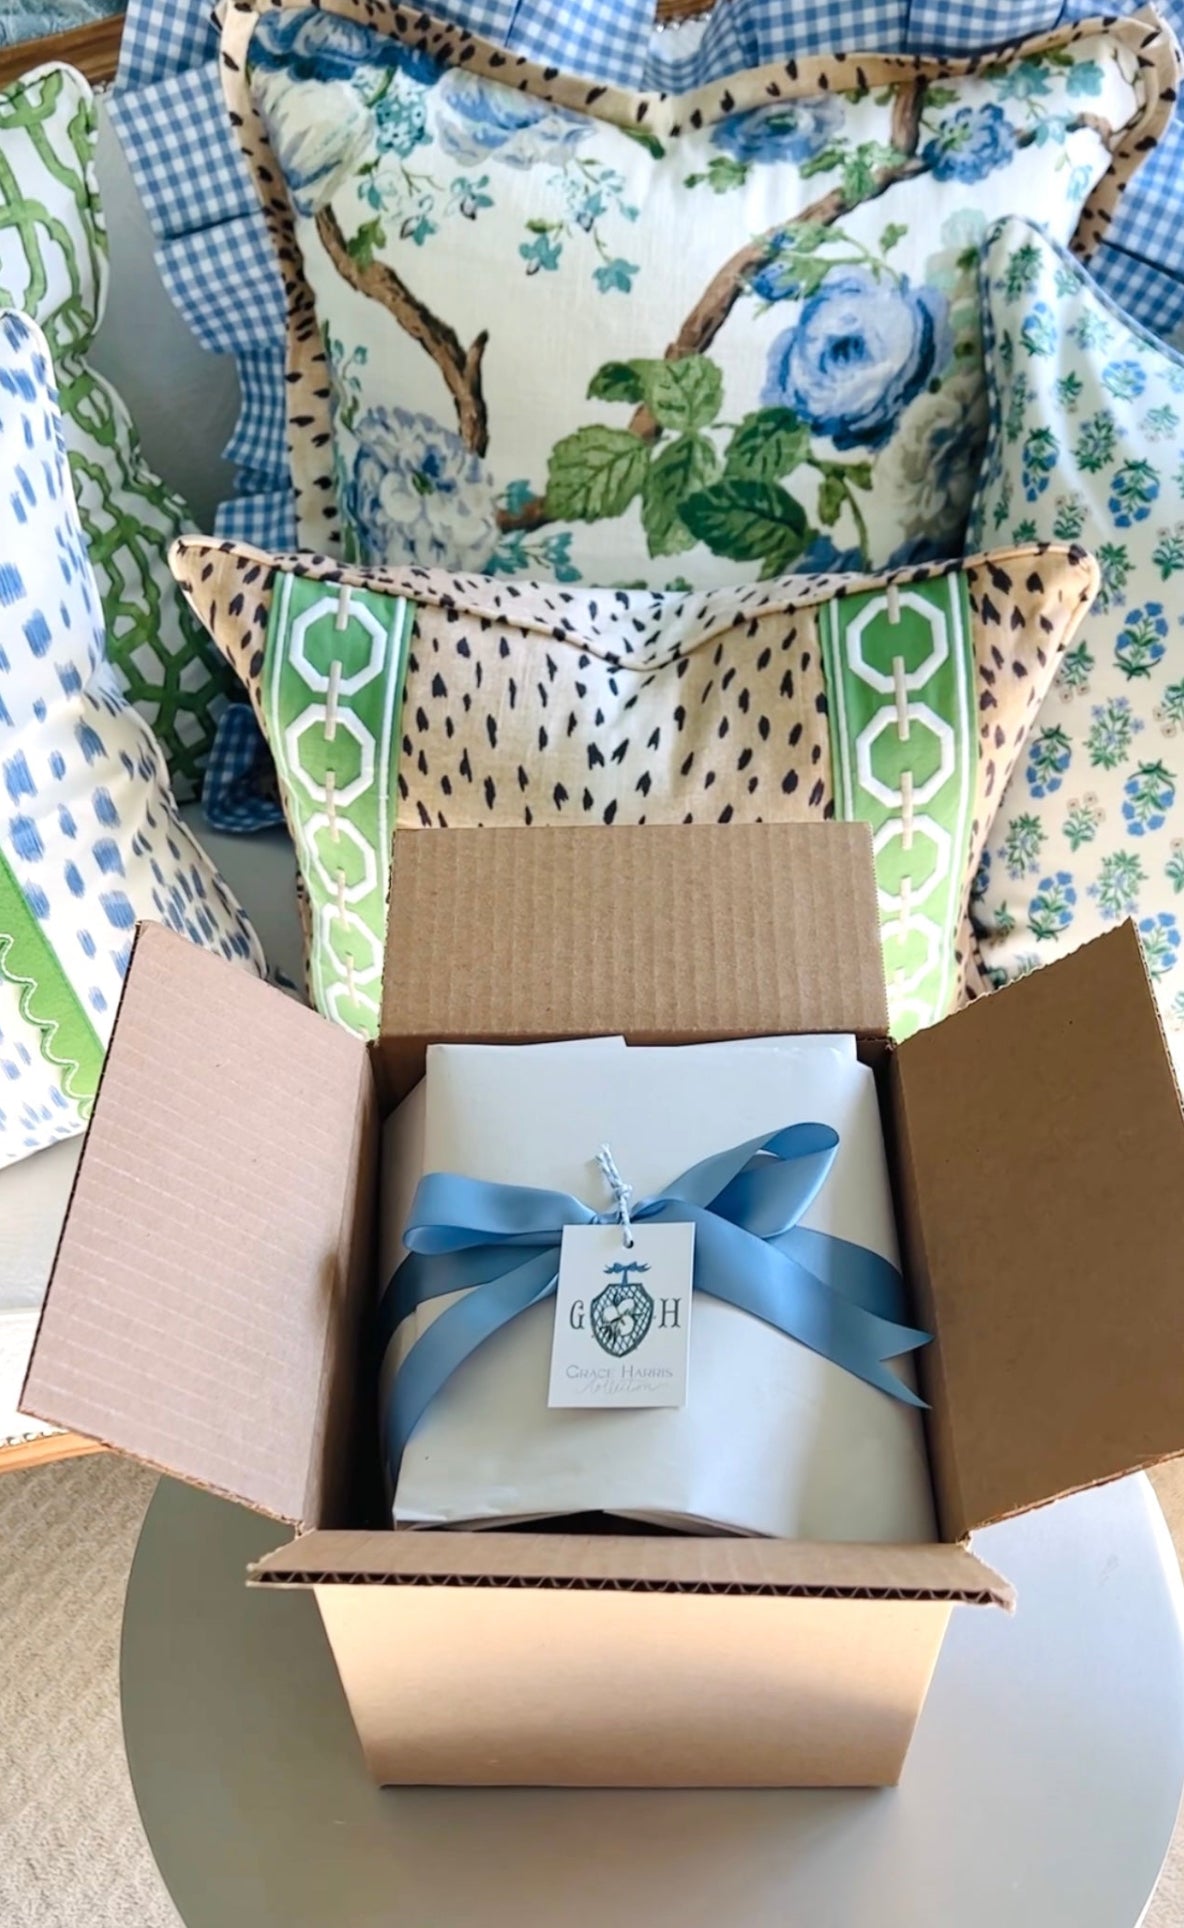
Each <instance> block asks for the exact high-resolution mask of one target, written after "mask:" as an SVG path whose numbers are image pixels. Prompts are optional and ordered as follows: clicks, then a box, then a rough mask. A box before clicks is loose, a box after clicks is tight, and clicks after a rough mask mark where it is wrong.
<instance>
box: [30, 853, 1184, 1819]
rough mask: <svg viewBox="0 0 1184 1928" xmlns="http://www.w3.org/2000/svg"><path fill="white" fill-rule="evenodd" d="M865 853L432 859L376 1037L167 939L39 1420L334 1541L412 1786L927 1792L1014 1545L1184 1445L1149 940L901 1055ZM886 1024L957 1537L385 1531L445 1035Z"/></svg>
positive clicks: (893, 1108) (1169, 1170)
mask: <svg viewBox="0 0 1184 1928" xmlns="http://www.w3.org/2000/svg"><path fill="white" fill-rule="evenodd" d="M878 926H879V920H878V915H877V907H876V897H875V888H874V881H873V874H872V863H871V850H870V843H869V839H868V837H867V834H866V832H865V831H863V830H861V829H859V828H857V827H853V826H822V827H812V828H806V827H790V826H761V825H756V826H752V827H747V828H741V827H738V826H732V825H730V826H728V827H727V828H726V829H725V828H715V827H708V826H702V827H686V828H653V827H647V828H644V829H625V828H616V829H613V830H612V831H611V833H610V832H609V831H606V830H601V829H579V830H576V829H573V830H560V829H555V830H547V831H539V830H531V831H518V830H503V831H477V832H464V831H449V832H433V831H426V832H417V833H415V834H414V835H408V836H404V837H401V838H400V839H399V840H398V842H397V846H396V851H395V860H394V872H393V884H392V916H391V938H390V942H389V947H388V967H387V978H386V990H385V995H384V1006H383V1022H382V1036H381V1039H380V1041H379V1042H378V1043H377V1044H376V1045H374V1046H373V1047H369V1048H368V1047H366V1046H365V1045H363V1044H362V1043H361V1042H360V1041H359V1040H357V1039H356V1038H354V1037H352V1036H350V1035H348V1034H347V1033H346V1032H344V1031H341V1030H338V1029H335V1028H334V1027H333V1026H332V1025H330V1024H329V1023H327V1022H325V1021H324V1020H323V1019H321V1018H320V1017H318V1016H316V1015H315V1014H314V1013H312V1012H311V1011H308V1010H306V1009H304V1008H303V1007H301V1006H299V1005H297V1004H296V1003H295V1002H294V1001H292V1000H291V999H289V998H287V997H285V996H284V995H283V994H282V993H280V992H278V991H275V990H272V989H270V988H269V987H268V986H266V985H265V984H261V983H259V982H257V981H254V980H252V979H250V978H248V977H246V976H245V975H244V974H243V973H241V972H239V971H236V970H234V969H232V968H230V967H228V966H226V965H224V964H222V963H221V962H219V961H218V960H216V959H214V958H212V957H210V956H209V955H207V954H204V953H202V952H199V951H197V950H195V949H193V948H192V947H191V946H190V945H189V944H187V943H184V942H182V941H180V940H179V939H176V938H174V937H171V936H169V935H168V934H166V933H165V932H164V931H163V930H161V929H159V928H158V927H156V926H149V927H146V928H144V929H142V930H141V931H140V933H139V935H138V938H137V942H136V947H135V955H134V958H133V961H132V966H131V969H130V972H129V975H128V980H127V986H126V990H125V994H124V998H123V1002H122V1006H121V1009H120V1013H119V1021H118V1025H117V1027H116V1032H115V1038H114V1042H113V1044H112V1047H111V1052H110V1056H109V1058H108V1061H107V1068H106V1071H105V1074H104V1077H103V1082H102V1088H101V1091H100V1094H99V1099H98V1103H97V1105H96V1108H95V1114H94V1120H93V1123H92V1125H91V1128H90V1132H89V1136H88V1139H87V1143H86V1147H85V1152H84V1155H83V1158H82V1162H81V1167H80V1170H79V1176H78V1181H77V1186H76V1190H75V1194H74V1198H73V1202H72V1205H71V1209H70V1212H69V1215H68V1218H67V1222H66V1226H65V1230H64V1233H63V1236H62V1241H61V1246H60V1249H59V1252H58V1258H57V1264H56V1268H55V1271H54V1276H53V1280H52V1284H51V1288H50V1291H49V1295H48V1298H47V1300H46V1304H45V1309H44V1314H43V1317H42V1322H41V1328H40V1334H39V1337H38V1341H37V1345H36V1348H35V1351H34V1353H33V1358H32V1362H31V1366H30V1371H29V1375H28V1379H27V1382H26V1386H25V1391H24V1404H25V1406H26V1407H27V1409H28V1410H29V1411H30V1412H31V1413H33V1414H35V1415H36V1416H38V1417H39V1418H42V1419H45V1420H48V1421H50V1422H52V1423H54V1424H57V1425H62V1426H66V1427H70V1428H72V1429H74V1430H76V1431H79V1432H83V1433H86V1434H89V1435H91V1436H93V1437H94V1438H96V1439H98V1440H101V1441H103V1442H104V1443H106V1444H108V1445H111V1446H115V1447H117V1448H119V1449H121V1450H122V1451H124V1452H127V1453H131V1454H134V1455H135V1456H136V1457H138V1458H139V1459H142V1460H144V1461H146V1462H147V1463H149V1464H150V1465H153V1466H156V1467H159V1468H161V1469H162V1470H164V1471H167V1472H170V1473H174V1474H176V1475H178V1476H179V1477H181V1478H182V1479H186V1480H190V1481H193V1482H195V1483H198V1484H200V1485H203V1486H205V1487H208V1488H210V1489H211V1490H213V1491H215V1492H218V1493H221V1494H225V1495H226V1496H227V1497H228V1498H231V1499H235V1500H240V1501H242V1502H244V1503H245V1504H246V1505H248V1506H251V1507H254V1508H257V1509H258V1510H260V1511H262V1512H264V1513H267V1514H270V1515H273V1516H275V1517H276V1518H278V1519H281V1520H285V1521H288V1522H290V1523H291V1524H292V1525H293V1527H294V1528H295V1529H296V1533H295V1537H294V1538H293V1540H292V1542H291V1543H290V1544H289V1545H286V1546H284V1547H282V1548H281V1549H280V1550H279V1551H277V1552H275V1553H274V1554H272V1555H270V1556H269V1557H268V1558H266V1559H264V1560H261V1561H260V1562H259V1563H258V1565H257V1566H256V1567H254V1568H253V1569H252V1572H251V1576H250V1577H251V1582H252V1584H253V1585H255V1586H258V1587H264V1588H267V1587H276V1586H281V1587H283V1586H298V1587H310V1588H312V1590H313V1592H314V1593H315V1596H316V1599H317V1603H318V1605H319V1607H320V1611H321V1613H322V1615H323V1618H324V1624H325V1627H326V1630H327V1633H328V1637H329V1641H330V1644H331V1646H332V1649H333V1652H334V1654H335V1656H336V1660H337V1664H338V1667H339V1669H340V1672H341V1678H342V1682H343V1685H344V1687H345V1691H346V1694H347V1695H348V1697H349V1701H350V1705H351V1707H352V1709H353V1713H354V1717H355V1719H356V1722H357V1726H358V1732H359V1734H360V1736H361V1739H362V1744H363V1747H364V1749H365V1753H366V1758H367V1761H368V1763H369V1766H370V1768H371V1770H372V1772H373V1774H374V1776H375V1777H376V1779H378V1780H380V1781H385V1782H444V1783H448V1782H460V1783H518V1784H522V1783H552V1784H560V1785H568V1784H579V1785H606V1786H607V1785H613V1786H642V1785H646V1786H650V1785H664V1786H695V1785H713V1786H756V1785H761V1786H766V1785H777V1786H785V1785H852V1784H853V1785H873V1784H875V1785H878V1784H883V1783H888V1782H892V1781H894V1780H896V1778H897V1777H898V1775H899V1773H900V1769H901V1766H902V1763H903V1761H904V1757H905V1752H906V1749H907V1747H908V1743H909V1738H910V1735H911V1733H912V1729H913V1726H914V1723H915V1721H916V1719H917V1716H918V1714H919V1713H920V1710H921V1705H922V1702H923V1700H924V1697H925V1691H926V1687H927V1685H928V1682H929V1678H930V1675H931V1672H932V1669H933V1666H934V1663H935V1661H936V1659H937V1654H938V1650H939V1648H940V1645H941V1640H942V1635H943V1633H944V1630H945V1627H946V1623H947V1620H948V1618H949V1614H950V1610H951V1607H952V1606H954V1605H956V1604H968V1605H971V1606H976V1607H983V1606H996V1607H1008V1606H1010V1605H1011V1603H1012V1595H1011V1590H1010V1588H1009V1587H1008V1585H1007V1583H1006V1581H1005V1580H1002V1579H1001V1578H1000V1577H999V1576H998V1575H997V1574H995V1573H992V1572H991V1571H990V1570H989V1569H988V1568H987V1567H985V1566H983V1565H982V1563H981V1562H980V1561H978V1560H977V1559H976V1558H975V1557H974V1556H973V1554H972V1553H971V1552H970V1551H969V1550H968V1549H967V1547H966V1546H965V1545H964V1544H962V1542H963V1541H964V1539H965V1537H966V1536H968V1535H969V1534H970V1533H971V1532H972V1531H973V1530H974V1528H976V1527H977V1526H980V1525H983V1524H985V1523H986V1522H988V1521H991V1520H998V1519H1001V1518H1004V1517H1005V1516H1007V1515H1009V1514H1014V1513H1019V1512H1022V1511H1024V1510H1025V1509H1026V1508H1029V1507H1033V1506H1038V1505H1040V1504H1041V1503H1043V1502H1044V1501H1047V1500H1050V1499H1052V1498H1054V1497H1055V1496H1056V1495H1058V1494H1061V1493H1065V1492H1068V1491H1070V1490H1072V1489H1074V1488H1077V1487H1083V1486H1089V1485H1091V1484H1094V1483H1095V1482H1099V1481H1103V1480H1108V1479H1112V1478H1114V1477H1115V1476H1117V1475H1119V1474H1121V1473H1125V1472H1128V1471H1130V1470H1131V1469H1133V1468H1135V1467H1139V1466H1146V1465H1149V1464H1152V1463H1153V1462H1155V1461H1157V1460H1160V1459H1163V1458H1165V1457H1167V1456H1169V1455H1172V1454H1174V1453H1176V1452H1178V1451H1180V1450H1181V1449H1182V1448H1184V1396H1182V1393H1181V1386H1182V1384H1184V1379H1182V1376H1181V1365H1182V1363H1184V1290H1182V1289H1181V1286H1182V1283H1184V1281H1182V1278H1181V1272H1182V1261H1184V1119H1182V1117H1181V1112H1180V1106H1179V1102H1178V1098H1177V1093H1176V1088H1175V1084H1174V1080H1173V1077H1172V1072H1171V1069H1170V1067H1169V1064H1168V1060H1167V1057H1166V1055H1165V1052H1164V1048H1163V1043H1162V1039H1161V1036H1160V1032H1159V1027H1158V1022H1157V1018H1156V1015H1155V1010H1154V1006H1153V1003H1152V998H1151V993H1150V987H1149V985H1148V982H1147V978H1146V974H1145V970H1144V966H1143V962H1142V958H1141V954H1140V950H1139V946H1138V942H1137V939H1136V937H1135V934H1134V931H1133V929H1132V928H1131V927H1129V926H1127V927H1124V928H1121V929H1118V930H1116V931H1115V932H1114V933H1113V934H1111V935H1108V936H1106V937H1103V938H1101V939H1099V940H1098V941H1096V942H1095V943H1093V944H1090V945H1088V946H1087V947H1086V948H1085V949H1083V950H1081V951H1078V952H1077V953H1076V954H1075V955H1073V956H1071V957H1068V958H1066V959H1065V960H1064V961H1063V962H1061V963H1058V964H1054V965H1052V966H1051V967H1049V968H1047V969H1046V970H1044V971H1042V972H1040V973H1039V974H1037V975H1035V976H1033V977H1031V978H1029V979H1027V980H1025V981H1024V982H1022V983H1020V984H1017V985H1015V986H1014V987H1012V988H1011V989H1009V990H1007V991H1005V992H1003V993H1002V994H1000V995H999V996H997V997H995V998H992V999H989V1000H987V1001H985V1002H982V1003H980V1004H978V1005H975V1006H973V1007H972V1008H971V1009H969V1010H968V1011H965V1012H963V1013H960V1014H959V1015H957V1016H955V1017H953V1018H950V1019H947V1020H946V1022H945V1023H943V1024H940V1025H938V1026H937V1027H936V1028H934V1029H933V1030H931V1031H927V1032H925V1033H922V1034H921V1035H919V1036H917V1037H914V1038H911V1039H909V1040H908V1042H907V1043H905V1044H903V1045H901V1046H900V1047H899V1048H897V1049H894V1048H893V1047H891V1046H890V1045H889V1044H888V1042H887V1040H886V1036H885V1033H886V1007H885V996H884V985H883V979H882V972H881V961H880V957H881V954H880V945H879V934H878ZM618 1030H619V1031H624V1033H625V1034H626V1035H627V1036H628V1037H629V1038H630V1039H631V1040H632V1041H634V1042H638V1043H673V1042H678V1041H686V1040H698V1039H708V1038H721V1037H736V1036H759V1035H762V1034H770V1033H779V1032H792V1031H840V1030H842V1031H852V1030H853V1031H855V1032H856V1033H857V1034H858V1036H859V1038H860V1040H861V1043H860V1049H861V1051H862V1052H863V1053H864V1054H865V1056H866V1057H867V1058H868V1059H869V1060H870V1061H871V1062H873V1063H874V1064H875V1065H876V1067H877V1073H878V1077H879V1080H880V1089H881V1096H882V1105H883V1110H884V1117H885V1123H886V1127H887V1130H888V1134H889V1147H890V1157H891V1160H892V1165H893V1171H894V1182H895V1185H896V1190H897V1202H898V1210H899V1218H900V1229H901V1235H902V1242H903V1246H904V1251H905V1259H906V1265H907V1271H908V1276H909V1278H910V1280H911V1284H912V1287H913V1290H914V1292H915V1297H916V1312H917V1315H918V1317H919V1319H920V1321H921V1322H922V1323H924V1324H926V1325H927V1326H928V1327H929V1328H930V1329H931V1330H932V1331H933V1332H934V1333H935V1334H936V1338H935V1341H934V1343H933V1345H932V1346H931V1347H929V1348H928V1349H927V1350H926V1351H925V1352H923V1353H922V1354H921V1355H920V1369H921V1374H922V1384H923V1389H924V1391H925V1394H926V1397H927V1398H928V1400H929V1401H930V1403H931V1407H932V1411H931V1414H930V1422H929V1441H930V1448H931V1454H932V1463H933V1473H934V1481H935V1487H936V1493H937V1501H938V1509H939V1517H940V1521H941V1527H942V1531H943V1533H944V1535H945V1543H944V1544H940V1545H932V1546H903V1547H888V1546H850V1545H844V1546H821V1545H799V1544H789V1543H778V1542H771V1541H753V1540H728V1539H692V1538H679V1537H658V1536H645V1535H643V1534H638V1533H633V1534H626V1533H611V1534H610V1533H601V1532H597V1531H594V1530H591V1531H586V1532H577V1531H564V1532H539V1531H529V1532H515V1531H510V1532H501V1533H478V1534H472V1533H437V1532H423V1533H421V1532H416V1533H395V1532H392V1531H391V1530H390V1528H389V1526H387V1527H386V1529H385V1530H384V1529H383V1527H382V1520H383V1507H382V1497H381V1493H380V1491H379V1488H378V1471H377V1469H378V1454H377V1444H376V1433H377V1426H376V1403H375V1393H374V1370H373V1361H372V1360H371V1359H369V1358H368V1357H367V1349H366V1335H367V1329H368V1319H369V1316H370V1313H371V1310H372V1307H373V1304H374V1300H375V1293H376V1281H375V1277H374V1269H373V1258H372V1252H373V1244H374V1236H373V1235H374V1214H375V1198H374V1172H375V1158H376V1147H377V1132H378V1124H379V1120H380V1118H381V1116H382V1115H383V1114H384V1113H385V1111H386V1110H387V1109H388V1108H389V1107H390V1106H391V1105H393V1104H394V1103H395V1102H396V1101H397V1100H398V1099H399V1097H400V1096H402V1095H403V1093H405V1092H406V1091H407V1090H408V1089H409V1088H410V1086H411V1085H412V1084H413V1082H414V1081H415V1079H416V1078H417V1077H418V1076H419V1074H420V1072H421V1070H422V1066H423V1060H424V1052H425V1049H426V1046H427V1044H428V1043H429V1042H430V1041H431V1040H433V1039H453V1040H464V1039H470V1040H473V1039H481V1040H499V1041H507V1040H515V1039H524V1040H525V1039H532V1040H536V1039H542V1038H560V1037H569V1036H579V1035H588V1034H595V1033H601V1032H607V1031H618Z"/></svg>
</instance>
